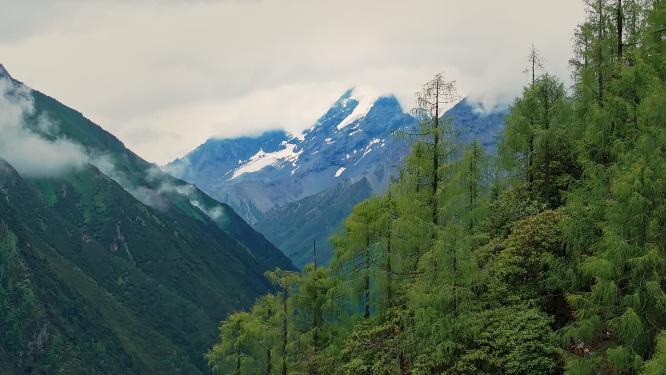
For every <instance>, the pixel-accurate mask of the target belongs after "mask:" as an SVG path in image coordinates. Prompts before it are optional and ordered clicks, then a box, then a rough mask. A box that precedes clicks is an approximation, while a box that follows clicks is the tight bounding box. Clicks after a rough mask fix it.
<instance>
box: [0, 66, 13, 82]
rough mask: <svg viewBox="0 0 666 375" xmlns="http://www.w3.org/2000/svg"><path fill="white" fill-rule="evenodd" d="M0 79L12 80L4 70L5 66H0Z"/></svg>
mask: <svg viewBox="0 0 666 375" xmlns="http://www.w3.org/2000/svg"><path fill="white" fill-rule="evenodd" d="M0 77H6V78H10V79H11V78H12V76H11V74H9V72H8V71H7V69H5V66H4V65H2V64H0Z"/></svg>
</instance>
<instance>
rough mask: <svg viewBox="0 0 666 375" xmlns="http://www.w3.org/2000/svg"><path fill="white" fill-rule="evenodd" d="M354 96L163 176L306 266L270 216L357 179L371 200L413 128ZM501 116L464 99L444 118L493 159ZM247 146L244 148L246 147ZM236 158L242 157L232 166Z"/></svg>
mask: <svg viewBox="0 0 666 375" xmlns="http://www.w3.org/2000/svg"><path fill="white" fill-rule="evenodd" d="M356 92H357V90H355V89H349V90H347V91H345V92H344V93H343V94H342V95H341V96H340V97H339V98H338V99H337V100H336V101H335V102H334V103H333V105H332V106H331V107H330V108H329V109H328V110H327V111H326V112H325V113H324V114H323V115H322V116H321V117H320V118H319V119H318V120H317V121H316V122H315V123H314V124H313V126H312V127H310V128H308V129H306V130H305V131H303V133H302V135H299V136H290V135H289V134H288V133H286V132H285V131H283V130H272V131H268V132H266V133H263V134H261V135H259V136H257V137H239V138H228V139H217V138H211V139H209V140H207V141H206V142H205V143H204V144H202V145H200V146H199V147H197V148H196V149H195V150H193V151H191V152H190V153H188V154H187V155H185V156H183V157H182V158H179V159H177V160H175V161H174V162H172V163H170V164H168V165H166V166H165V167H164V169H165V170H166V171H168V172H170V173H172V174H174V175H175V176H176V177H180V178H183V179H184V180H186V181H188V182H190V183H192V184H194V185H196V186H198V187H199V188H201V189H202V190H203V191H205V192H207V193H208V194H210V195H211V196H213V197H215V198H216V199H218V200H219V201H222V202H226V203H228V204H229V205H231V206H232V207H233V208H234V209H235V210H236V211H237V212H238V213H239V214H240V215H241V216H242V217H243V218H244V219H245V220H246V221H247V222H248V223H250V224H251V225H253V226H255V227H256V228H258V229H260V230H261V231H263V232H264V234H265V235H266V236H267V237H268V238H269V239H272V240H273V241H274V242H275V243H276V245H277V246H278V247H280V248H281V249H282V250H283V251H284V252H285V253H286V254H287V255H288V256H289V257H290V258H291V259H292V260H294V259H299V260H298V261H296V264H297V266H299V267H302V266H303V265H304V264H305V263H303V262H307V261H308V259H307V256H306V255H307V253H308V251H307V249H309V248H310V247H311V243H307V244H306V243H305V242H310V241H309V240H308V241H304V243H303V244H302V245H301V246H296V249H295V248H294V244H293V239H289V240H288V241H287V239H286V238H284V237H283V236H282V234H281V233H280V228H281V225H280V222H290V219H289V218H286V217H282V218H280V217H279V215H278V214H277V212H284V213H285V214H286V212H292V213H293V206H291V204H292V203H296V202H300V201H301V200H303V199H307V198H309V197H313V196H316V195H317V194H320V193H322V192H324V191H327V190H328V189H331V188H333V187H335V186H337V185H338V184H340V183H343V181H347V182H348V183H350V184H354V183H357V182H359V181H361V180H363V179H365V180H366V182H367V183H368V185H369V186H370V187H371V190H372V192H373V193H381V192H383V191H384V189H385V188H386V186H387V185H388V181H389V179H390V176H391V175H393V174H395V172H396V170H397V167H398V166H399V165H400V163H401V162H402V160H403V158H404V157H405V155H407V153H408V152H409V149H410V140H409V137H399V136H396V135H395V134H396V133H400V132H402V133H413V132H415V130H416V129H417V126H418V120H417V119H416V118H414V117H413V116H412V115H411V114H409V113H406V112H405V111H404V109H403V108H402V106H401V105H400V103H399V101H398V100H397V99H396V97H395V96H393V95H382V96H377V97H372V96H368V95H365V94H363V92H362V91H361V93H360V94H357V93H356ZM505 113H506V111H505V110H504V109H500V110H498V111H490V112H488V113H482V112H481V111H479V110H478V108H477V107H476V106H475V105H474V103H473V102H472V101H471V100H469V99H467V98H463V99H461V100H460V101H459V102H457V103H456V104H455V105H453V106H452V107H451V108H450V109H449V110H448V111H447V112H446V113H445V114H444V117H445V118H449V119H450V120H451V122H452V127H453V129H454V131H455V132H457V133H459V134H460V139H461V140H462V141H463V142H471V141H472V140H474V139H477V140H479V141H480V143H481V144H482V145H483V146H484V148H486V150H487V151H489V152H491V153H494V149H495V146H496V143H497V141H498V139H499V136H500V132H501V130H502V128H503V117H504V115H505ZM248 139H252V141H248ZM250 143H252V147H247V145H248V144H250ZM226 151H228V152H229V154H228V155H227V154H225V153H224V152H226ZM267 151H270V152H267ZM231 155H234V156H233V159H232V156H231ZM236 155H245V156H247V155H250V156H247V157H246V158H245V159H239V160H236V159H235V157H236ZM220 159H225V162H219V161H218V160H220ZM349 196H350V197H351V196H355V195H353V194H350V195H349ZM368 196H369V195H368ZM368 196H365V197H363V199H364V198H367V197H368ZM359 201H360V200H358V201H354V202H353V203H358V202H359ZM344 205H345V206H348V205H349V204H344ZM269 213H270V214H269ZM323 214H324V213H322V215H323ZM271 220H275V223H270V222H269V221H271ZM315 221H317V220H315ZM320 221H321V222H325V220H320ZM282 230H283V231H291V229H290V228H282ZM330 234H331V232H327V233H326V236H323V235H322V236H320V237H318V238H317V241H318V242H320V243H322V248H324V249H326V250H327V251H328V253H327V254H326V255H325V256H324V258H328V257H329V256H330V251H331V250H330V247H328V246H327V243H328V238H327V236H328V235H330ZM304 236H305V237H310V236H309V235H304ZM280 238H282V239H284V241H286V242H282V241H281V240H279V239H280ZM285 247H286V248H285ZM309 260H311V259H309Z"/></svg>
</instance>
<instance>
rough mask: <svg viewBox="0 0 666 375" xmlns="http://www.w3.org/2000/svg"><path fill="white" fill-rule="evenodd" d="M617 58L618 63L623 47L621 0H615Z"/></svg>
mask: <svg viewBox="0 0 666 375" xmlns="http://www.w3.org/2000/svg"><path fill="white" fill-rule="evenodd" d="M616 17H617V57H618V61H621V60H622V48H623V47H624V45H623V43H622V33H623V30H622V27H623V25H622V23H623V15H622V0H617V14H616Z"/></svg>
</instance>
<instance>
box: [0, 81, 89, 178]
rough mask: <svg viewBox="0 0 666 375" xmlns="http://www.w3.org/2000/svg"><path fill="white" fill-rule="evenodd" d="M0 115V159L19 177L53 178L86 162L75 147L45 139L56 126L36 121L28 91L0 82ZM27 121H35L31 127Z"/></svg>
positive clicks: (61, 141)
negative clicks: (18, 174) (9, 165)
mask: <svg viewBox="0 0 666 375" xmlns="http://www.w3.org/2000/svg"><path fill="white" fill-rule="evenodd" d="M0 114H2V115H1V116H0V157H2V158H3V159H5V160H6V161H7V162H9V164H11V165H12V166H13V167H14V168H15V169H16V170H17V171H18V172H19V173H20V174H21V175H22V176H25V177H53V176H57V175H60V174H62V173H65V172H67V171H69V170H71V169H73V168H78V167H80V166H82V165H83V164H85V163H86V162H87V160H88V157H87V155H86V153H85V152H84V150H83V149H82V148H81V147H80V146H79V145H78V144H76V143H74V142H72V141H70V140H68V139H65V138H55V139H52V140H51V139H47V138H45V136H44V135H48V134H51V133H52V132H53V131H54V128H55V126H56V125H55V124H53V123H51V122H50V121H49V120H48V118H46V117H44V116H39V117H35V108H34V103H33V100H32V95H31V92H30V89H29V88H27V87H25V86H23V85H21V84H17V83H14V82H12V81H10V80H9V79H7V78H0ZM29 119H30V120H29ZM27 121H34V122H35V123H34V126H33V127H29V126H28V124H27ZM33 129H34V130H33ZM37 131H39V132H41V133H42V134H40V133H38V132H37Z"/></svg>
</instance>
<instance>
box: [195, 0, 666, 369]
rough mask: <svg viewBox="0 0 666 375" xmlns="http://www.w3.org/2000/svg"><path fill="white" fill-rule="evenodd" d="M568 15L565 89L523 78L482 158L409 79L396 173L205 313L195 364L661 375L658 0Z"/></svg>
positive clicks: (432, 86)
mask: <svg viewBox="0 0 666 375" xmlns="http://www.w3.org/2000/svg"><path fill="white" fill-rule="evenodd" d="M586 7H587V11H588V12H587V14H588V18H587V20H586V21H585V23H584V24H582V25H581V26H580V27H579V28H578V29H577V32H576V34H575V50H574V56H575V58H574V59H572V60H571V64H572V69H573V73H574V77H575V82H574V83H575V84H574V87H573V88H572V91H571V92H568V91H567V90H566V89H565V87H564V84H563V83H562V81H560V80H559V79H558V78H557V77H554V76H553V75H551V74H548V73H545V72H540V71H538V70H536V71H535V74H534V75H533V76H531V77H530V82H529V83H528V85H527V86H526V87H525V88H524V90H523V92H522V95H521V96H520V97H519V98H517V99H516V101H515V102H514V103H513V105H512V107H511V110H510V113H509V115H508V117H507V122H506V129H505V131H504V133H503V135H502V138H501V141H500V144H499V146H498V156H497V158H492V157H490V156H489V155H488V154H487V153H486V152H485V151H484V149H483V147H482V146H481V145H480V144H479V143H478V142H475V143H472V144H470V145H464V144H460V143H458V142H456V140H455V137H452V135H451V134H452V131H451V129H450V127H449V126H448V125H447V124H446V122H443V121H441V119H440V118H439V116H437V114H438V113H440V111H439V109H440V108H438V106H439V104H438V103H440V100H439V98H441V97H449V96H450V95H451V93H452V92H453V89H454V83H453V82H450V81H448V80H447V79H446V78H445V77H444V76H443V75H441V74H438V75H436V76H435V77H434V78H433V80H432V81H430V82H428V83H427V84H426V85H425V87H424V90H423V91H421V92H420V93H419V96H418V98H419V104H420V106H419V108H417V112H418V113H420V114H421V116H420V120H421V131H420V134H421V136H420V137H418V139H417V140H416V141H415V143H414V145H413V147H412V150H411V153H410V154H409V156H408V157H407V159H406V162H405V163H404V165H403V167H402V168H401V169H400V174H399V178H398V179H397V180H396V181H395V182H394V183H392V184H391V186H390V188H389V189H388V190H387V192H386V193H385V194H383V195H382V196H378V197H373V198H371V199H368V200H365V201H363V202H362V203H360V204H359V205H357V206H356V207H355V208H354V209H353V211H352V213H351V215H350V216H349V217H348V218H347V219H346V221H345V223H344V227H343V229H342V230H341V231H340V232H339V233H338V234H337V235H336V236H335V237H334V249H335V257H334V259H333V260H332V262H331V265H330V266H329V267H313V266H312V265H311V266H308V267H306V268H305V272H303V273H302V274H296V273H290V272H276V273H274V274H273V275H272V278H273V280H274V282H275V284H276V285H277V286H279V287H280V288H281V290H280V291H279V292H278V293H275V294H270V295H267V296H265V297H264V298H262V299H260V300H259V301H258V302H257V303H256V304H255V305H254V307H253V308H252V309H251V310H248V311H247V312H239V313H235V314H233V315H231V316H230V317H229V318H228V319H227V320H226V321H225V322H224V323H223V325H222V326H221V328H220V336H221V340H220V342H219V343H218V344H216V345H215V346H214V347H213V348H212V349H211V351H210V352H209V353H208V360H209V363H210V365H211V367H212V368H213V369H214V370H215V371H217V372H219V373H223V374H227V373H236V374H246V373H247V374H250V373H255V372H265V371H268V372H270V371H273V369H276V370H277V371H279V372H280V373H282V374H359V375H360V374H402V375H404V374H470V375H472V374H475V375H476V374H562V373H566V374H576V375H592V374H618V375H619V374H644V375H657V374H664V373H666V331H665V330H666V291H665V289H666V236H665V231H664V228H666V214H665V213H666V132H665V131H664V126H665V125H666V35H665V34H664V33H665V32H666V2H664V1H661V0H657V1H647V2H637V1H606V0H599V1H593V2H586ZM539 60H540V58H539V54H538V53H537V52H536V51H535V50H533V51H532V53H530V61H527V63H528V64H529V65H530V66H532V67H538V66H539V65H541V64H540V61H539ZM517 69H520V67H517Z"/></svg>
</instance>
